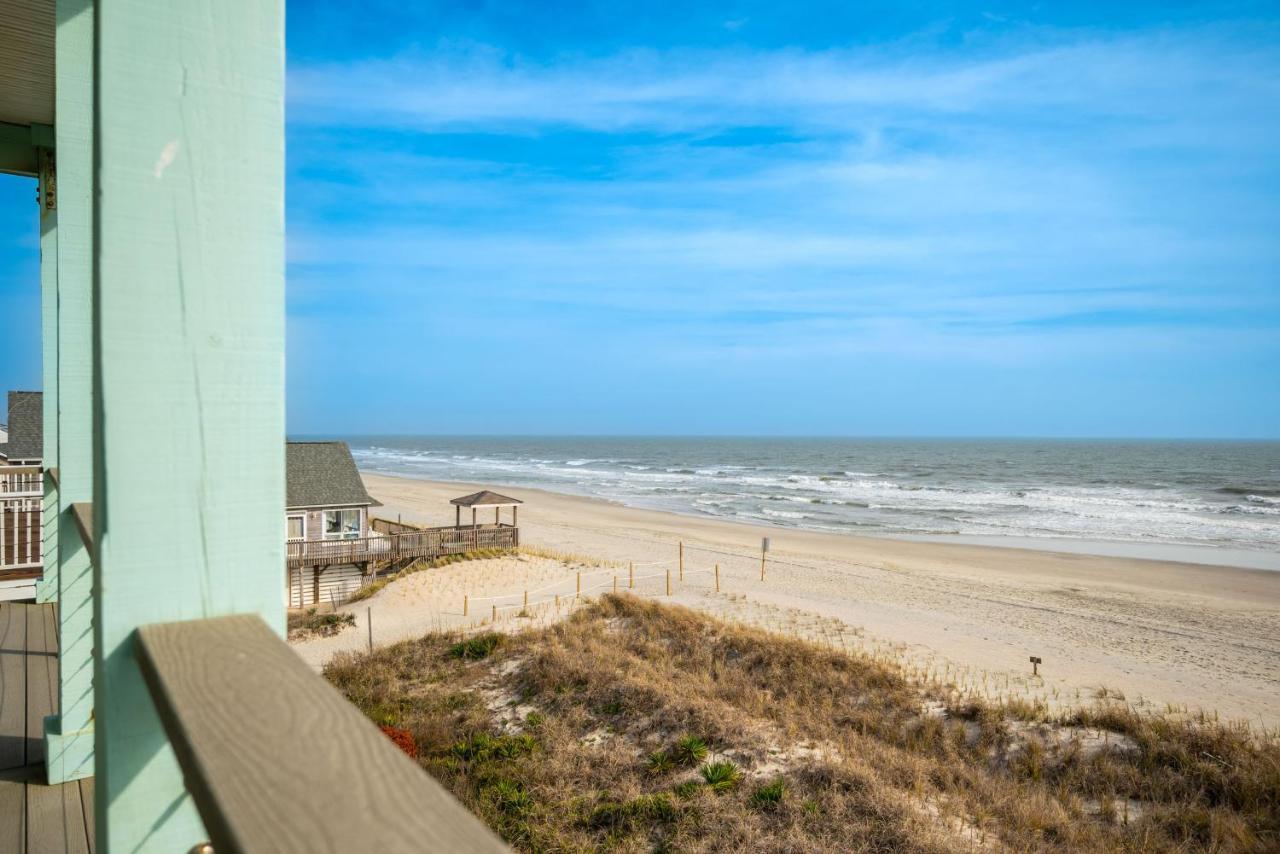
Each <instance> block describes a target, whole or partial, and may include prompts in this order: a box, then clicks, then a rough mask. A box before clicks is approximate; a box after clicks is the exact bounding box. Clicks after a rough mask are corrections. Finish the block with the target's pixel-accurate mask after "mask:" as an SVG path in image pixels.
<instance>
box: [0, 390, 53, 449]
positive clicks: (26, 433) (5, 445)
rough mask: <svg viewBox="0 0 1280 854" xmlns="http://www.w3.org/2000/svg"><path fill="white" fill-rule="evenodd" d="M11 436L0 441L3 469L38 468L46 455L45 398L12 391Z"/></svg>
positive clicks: (10, 396)
mask: <svg viewBox="0 0 1280 854" xmlns="http://www.w3.org/2000/svg"><path fill="white" fill-rule="evenodd" d="M8 402H9V420H8V421H7V422H5V423H6V425H7V430H6V433H7V434H8V435H7V436H6V437H5V438H4V440H3V441H0V466H39V465H40V458H41V457H42V456H43V455H44V450H43V445H44V416H43V407H44V395H43V394H41V393H40V392H38V391H11V392H9V401H8Z"/></svg>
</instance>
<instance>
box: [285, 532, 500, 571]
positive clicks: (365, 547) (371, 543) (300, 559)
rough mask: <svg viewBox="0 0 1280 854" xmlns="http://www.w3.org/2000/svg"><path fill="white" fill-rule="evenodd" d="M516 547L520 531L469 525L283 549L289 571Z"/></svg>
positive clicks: (306, 542) (298, 543)
mask: <svg viewBox="0 0 1280 854" xmlns="http://www.w3.org/2000/svg"><path fill="white" fill-rule="evenodd" d="M392 524H394V523H392ZM519 545H520V529H519V528H513V527H512V526H510V525H475V526H469V525H468V526H463V527H460V528H425V529H422V530H411V531H406V532H404V533H400V534H376V535H374V536H371V537H359V538H355V539H349V540H293V541H290V542H289V543H288V544H287V546H286V548H285V557H286V561H287V563H288V565H289V567H290V568H293V567H299V566H332V565H335V564H346V563H384V562H385V563H390V562H392V561H400V560H406V559H414V558H434V557H440V556H441V555H448V554H461V553H463V552H470V551H477V550H479V549H513V548H516V547H517V546H519Z"/></svg>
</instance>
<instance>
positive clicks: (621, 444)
mask: <svg viewBox="0 0 1280 854" xmlns="http://www.w3.org/2000/svg"><path fill="white" fill-rule="evenodd" d="M349 441H350V442H351V445H352V450H353V452H354V454H355V457H356V461H357V463H358V464H359V466H360V467H361V469H363V470H365V471H368V472H378V473H386V474H395V475H402V476H409V477H417V478H423V479H428V480H444V481H464V482H470V483H484V484H490V485H503V484H509V485H516V486H530V487H540V488H543V489H549V490H554V491H558V492H566V493H573V494H578V495H588V496H595V497H599V498H604V499H608V500H611V501H615V502H619V503H622V504H625V505H630V506H635V507H643V508H651V509H659V510H669V511H674V512H678V513H686V514H696V515H700V516H707V517H715V518H721V519H730V520H737V521H745V522H754V523H767V524H770V525H775V526H779V527H781V528H801V529H809V530H815V531H827V532H838V533H851V534H860V535H869V536H891V537H906V538H943V539H951V540H956V541H961V542H982V543H989V544H996V545H1000V544H1007V545H1028V544H1030V545H1033V546H1035V545H1040V546H1042V547H1044V548H1054V549H1059V548H1067V549H1070V550H1079V551H1087V552H1088V551H1092V552H1096V553H1103V554H1107V553H1111V554H1132V555H1134V556H1147V557H1162V558H1171V559H1183V560H1197V561H1200V562H1210V563H1214V562H1221V563H1230V564H1237V565H1241V566H1257V567H1265V568H1280V443H1278V442H1198V441H1197V442H1193V441H1084V440H1080V441H1069V440H1049V441H1046V440H994V439H993V440H942V439H930V440H914V439H913V440H902V439H826V438H815V439H764V438H612V437H610V438H603V437H602V438H585V437H563V438H546V437H540V438H514V437H512V438H471V437H467V438H463V437H439V436H432V437H376V438H374V437H354V438H350V439H349ZM1108 544H1110V545H1108ZM1179 547H1186V548H1179Z"/></svg>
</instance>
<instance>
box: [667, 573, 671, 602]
mask: <svg viewBox="0 0 1280 854" xmlns="http://www.w3.org/2000/svg"><path fill="white" fill-rule="evenodd" d="M667 595H668V596H670V595H671V570H669V569H668V570H667Z"/></svg>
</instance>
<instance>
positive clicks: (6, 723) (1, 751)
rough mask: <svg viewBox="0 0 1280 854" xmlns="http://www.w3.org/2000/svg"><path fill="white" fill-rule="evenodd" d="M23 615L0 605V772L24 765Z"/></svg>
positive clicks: (16, 608) (21, 609) (17, 608)
mask: <svg viewBox="0 0 1280 854" xmlns="http://www.w3.org/2000/svg"><path fill="white" fill-rule="evenodd" d="M25 612H26V608H25V607H24V606H21V605H10V604H6V603H3V602H0V770H4V769H8V768H21V767H22V766H23V765H25V764H26V763H27V742H26V738H27V722H26V721H27V616H26V613H25ZM0 850H8V849H4V848H0Z"/></svg>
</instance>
